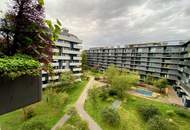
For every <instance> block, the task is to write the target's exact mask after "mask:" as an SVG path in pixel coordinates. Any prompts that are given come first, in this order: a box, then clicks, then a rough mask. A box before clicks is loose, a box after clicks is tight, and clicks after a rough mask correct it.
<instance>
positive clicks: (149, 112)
mask: <svg viewBox="0 0 190 130" xmlns="http://www.w3.org/2000/svg"><path fill="white" fill-rule="evenodd" d="M138 111H139V113H140V115H141V116H142V118H143V120H144V121H148V120H149V119H150V118H152V117H154V116H156V115H160V111H159V110H158V109H157V108H156V107H154V106H152V105H150V106H142V107H139V109H138Z"/></svg>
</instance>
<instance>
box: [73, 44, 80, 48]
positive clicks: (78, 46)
mask: <svg viewBox="0 0 190 130" xmlns="http://www.w3.org/2000/svg"><path fill="white" fill-rule="evenodd" d="M74 48H76V49H82V46H81V45H77V44H75V45H74Z"/></svg>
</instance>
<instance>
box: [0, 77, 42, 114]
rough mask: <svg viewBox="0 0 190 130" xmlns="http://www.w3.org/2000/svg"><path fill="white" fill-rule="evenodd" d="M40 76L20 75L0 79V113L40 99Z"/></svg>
mask: <svg viewBox="0 0 190 130" xmlns="http://www.w3.org/2000/svg"><path fill="white" fill-rule="evenodd" d="M41 93H42V82H41V77H32V76H21V77H19V78H16V79H15V80H11V79H8V78H1V79H0V115H1V114H5V113H7V112H11V111H14V110H16V109H19V108H22V107H25V106H27V105H30V104H33V103H36V102H39V101H40V100H41V95H42V94H41Z"/></svg>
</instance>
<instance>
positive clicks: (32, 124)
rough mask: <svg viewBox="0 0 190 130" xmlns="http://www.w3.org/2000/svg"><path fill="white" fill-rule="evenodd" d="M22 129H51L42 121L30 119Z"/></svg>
mask: <svg viewBox="0 0 190 130" xmlns="http://www.w3.org/2000/svg"><path fill="white" fill-rule="evenodd" d="M22 130H49V129H48V128H47V126H46V125H45V123H43V122H42V121H39V120H30V121H27V122H25V123H24V124H23V126H22Z"/></svg>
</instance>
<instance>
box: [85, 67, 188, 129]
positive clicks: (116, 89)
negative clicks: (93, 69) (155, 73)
mask: <svg viewBox="0 0 190 130" xmlns="http://www.w3.org/2000/svg"><path fill="white" fill-rule="evenodd" d="M104 77H105V78H106V80H107V85H104V86H101V87H99V86H94V87H93V89H91V90H90V91H89V96H88V99H87V100H86V102H85V110H86V111H87V112H88V113H89V115H90V116H91V117H92V118H93V119H94V120H95V121H96V122H97V123H98V124H99V125H100V127H102V129H103V130H188V129H190V124H189V119H190V111H189V110H188V109H185V108H184V107H182V106H176V105H174V104H166V103H163V102H160V101H157V100H151V99H148V98H144V97H143V96H142V97H140V96H135V95H133V94H130V90H131V88H133V87H138V85H139V78H138V74H137V73H134V72H129V71H127V70H125V71H123V72H121V71H119V70H118V69H117V68H115V67H114V66H110V67H108V69H107V70H106V71H105V73H104ZM159 82H161V81H159ZM164 82H165V81H164ZM157 84H158V83H157ZM163 84H165V83H163ZM152 86H154V85H152ZM155 87H156V86H155ZM162 88H165V87H164V86H163V87H162ZM162 88H161V89H160V88H159V87H156V89H158V93H160V95H161V96H164V95H165V94H164V92H163V89H162ZM166 97H167V96H166Z"/></svg>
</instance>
